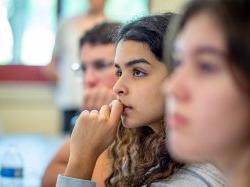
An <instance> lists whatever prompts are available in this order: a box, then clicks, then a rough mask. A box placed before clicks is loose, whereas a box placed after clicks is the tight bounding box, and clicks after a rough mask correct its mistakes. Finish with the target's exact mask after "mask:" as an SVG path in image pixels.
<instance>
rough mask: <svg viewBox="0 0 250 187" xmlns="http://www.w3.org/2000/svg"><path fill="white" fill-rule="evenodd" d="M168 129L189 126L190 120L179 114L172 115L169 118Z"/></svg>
mask: <svg viewBox="0 0 250 187" xmlns="http://www.w3.org/2000/svg"><path fill="white" fill-rule="evenodd" d="M167 121H168V123H167V126H168V128H179V127H183V126H186V125H187V122H188V120H187V119H186V118H185V117H183V116H182V115H180V114H178V113H172V114H170V115H169V116H168V120H167Z"/></svg>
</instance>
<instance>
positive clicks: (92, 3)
mask: <svg viewBox="0 0 250 187" xmlns="http://www.w3.org/2000/svg"><path fill="white" fill-rule="evenodd" d="M105 1H106V0H89V7H90V10H92V11H102V10H103V8H104V4H105Z"/></svg>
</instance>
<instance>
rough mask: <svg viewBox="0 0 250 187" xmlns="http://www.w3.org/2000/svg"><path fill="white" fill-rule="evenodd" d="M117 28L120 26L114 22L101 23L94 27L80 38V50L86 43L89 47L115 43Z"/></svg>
mask: <svg viewBox="0 0 250 187" xmlns="http://www.w3.org/2000/svg"><path fill="white" fill-rule="evenodd" d="M119 27H120V24H119V23H115V22H103V23H101V24H98V25H96V26H94V27H93V28H92V29H90V30H88V31H87V32H85V34H84V35H83V36H82V37H81V38H80V43H79V46H80V48H81V47H82V46H83V45H84V44H86V43H89V44H91V45H98V44H112V43H115V37H116V34H117V32H118V29H119Z"/></svg>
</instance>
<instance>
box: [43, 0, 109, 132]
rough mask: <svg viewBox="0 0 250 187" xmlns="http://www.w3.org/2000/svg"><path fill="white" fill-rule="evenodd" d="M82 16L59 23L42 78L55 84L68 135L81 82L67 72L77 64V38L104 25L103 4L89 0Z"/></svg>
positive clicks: (78, 109) (56, 98) (96, 0)
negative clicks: (50, 58)
mask: <svg viewBox="0 0 250 187" xmlns="http://www.w3.org/2000/svg"><path fill="white" fill-rule="evenodd" d="M88 2H89V10H88V11H87V13H86V14H83V15H78V16H75V17H73V18H71V19H68V20H65V21H63V22H62V23H61V24H60V25H59V28H58V31H57V35H56V40H55V46H54V51H53V54H52V60H51V63H50V64H49V65H48V66H47V67H46V68H45V69H44V71H43V72H44V74H45V75H46V76H47V77H48V78H49V79H50V80H52V81H53V82H55V83H56V90H55V100H56V104H57V106H58V108H59V110H60V111H61V112H62V119H63V120H62V122H63V123H62V124H63V128H62V131H63V132H64V133H69V132H70V129H71V121H72V118H73V117H74V116H75V115H77V113H79V111H80V105H81V93H82V91H84V90H82V88H81V86H80V85H81V78H80V79H79V77H77V76H76V75H75V74H74V72H73V71H72V70H71V66H72V64H73V63H79V51H78V42H79V38H80V36H81V35H82V34H83V33H84V32H85V31H86V30H89V29H90V28H92V27H93V26H94V25H96V24H98V23H100V22H102V21H104V20H105V19H106V16H105V15H104V5H105V0H89V1H88Z"/></svg>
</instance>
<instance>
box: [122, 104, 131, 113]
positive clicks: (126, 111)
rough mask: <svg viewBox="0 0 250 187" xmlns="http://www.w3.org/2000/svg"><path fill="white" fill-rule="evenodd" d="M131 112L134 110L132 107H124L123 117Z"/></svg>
mask: <svg viewBox="0 0 250 187" xmlns="http://www.w3.org/2000/svg"><path fill="white" fill-rule="evenodd" d="M131 110H132V107H131V106H126V105H123V112H122V114H123V115H127V114H128V113H129V112H130V111H131Z"/></svg>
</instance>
